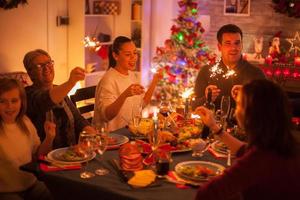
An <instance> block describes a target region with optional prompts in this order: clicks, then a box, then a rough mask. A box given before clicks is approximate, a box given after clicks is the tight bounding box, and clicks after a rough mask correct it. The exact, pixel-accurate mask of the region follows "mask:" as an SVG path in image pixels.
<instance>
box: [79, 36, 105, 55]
mask: <svg viewBox="0 0 300 200" xmlns="http://www.w3.org/2000/svg"><path fill="white" fill-rule="evenodd" d="M83 42H84V47H87V48H90V49H92V50H94V51H98V50H99V49H100V47H101V45H100V42H99V41H98V40H97V39H96V38H92V39H91V38H90V37H89V36H86V37H85V38H84V40H83Z"/></svg>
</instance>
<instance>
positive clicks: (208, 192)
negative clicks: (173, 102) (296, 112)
mask: <svg viewBox="0 0 300 200" xmlns="http://www.w3.org/2000/svg"><path fill="white" fill-rule="evenodd" d="M235 100H236V103H237V107H236V112H235V115H236V119H237V121H238V125H239V126H240V127H241V128H242V129H244V130H245V133H246V134H247V136H248V141H247V143H244V142H241V141H239V140H238V139H236V138H234V137H233V136H231V135H230V134H229V133H227V132H225V131H223V130H222V127H220V126H219V125H218V124H217V123H216V121H215V120H214V116H213V113H212V112H211V111H209V110H208V109H206V108H204V107H198V108H197V110H196V111H197V112H198V113H199V115H201V117H202V119H203V122H204V123H205V124H206V125H207V126H208V127H210V129H211V130H212V132H213V133H215V134H217V137H218V138H219V140H221V141H222V142H224V143H225V144H226V145H227V146H228V147H229V149H231V151H232V152H233V153H235V154H236V155H237V159H236V161H235V163H234V165H232V166H231V167H230V168H228V169H227V170H225V171H224V174H223V175H221V176H218V177H216V178H214V179H211V181H209V182H207V183H206V184H204V185H202V186H201V187H199V190H198V192H197V196H196V199H199V200H200V199H205V200H209V199H222V200H223V199H232V198H235V197H238V198H242V199H243V200H247V199H272V200H274V199H285V200H286V199H297V198H299V197H300V156H299V151H298V149H297V148H298V147H299V146H298V145H297V142H296V140H295V139H294V137H293V135H292V133H291V115H290V111H289V106H288V103H287V102H288V101H287V96H286V94H285V92H284V91H283V90H282V89H281V88H280V86H278V85H276V84H275V83H272V82H271V81H268V80H255V81H252V82H251V83H248V84H246V85H244V86H243V87H241V89H240V90H239V92H238V95H237V97H236V98H235ZM298 134H299V133H298Z"/></svg>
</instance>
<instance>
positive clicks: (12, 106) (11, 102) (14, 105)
mask: <svg viewBox="0 0 300 200" xmlns="http://www.w3.org/2000/svg"><path fill="white" fill-rule="evenodd" d="M20 109H21V98H20V92H19V90H18V89H17V88H14V89H12V90H9V91H7V92H4V93H3V94H2V95H0V116H1V118H2V120H3V121H4V122H5V123H14V122H15V120H16V117H17V116H18V114H19V112H20Z"/></svg>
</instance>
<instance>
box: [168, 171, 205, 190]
mask: <svg viewBox="0 0 300 200" xmlns="http://www.w3.org/2000/svg"><path fill="white" fill-rule="evenodd" d="M166 179H167V180H168V181H169V182H171V183H175V184H176V187H177V188H179V189H188V188H190V187H197V188H198V187H199V185H200V183H195V182H193V181H188V180H185V179H182V178H180V177H179V176H178V175H177V174H176V172H175V171H169V172H168V175H167V176H166Z"/></svg>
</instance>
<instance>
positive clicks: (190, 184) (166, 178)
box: [164, 176, 199, 188]
mask: <svg viewBox="0 0 300 200" xmlns="http://www.w3.org/2000/svg"><path fill="white" fill-rule="evenodd" d="M164 178H165V180H166V181H168V182H171V183H175V184H179V185H184V186H189V187H195V188H198V187H199V185H198V184H196V183H186V182H183V181H178V180H174V179H173V178H171V177H169V176H164Z"/></svg>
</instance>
